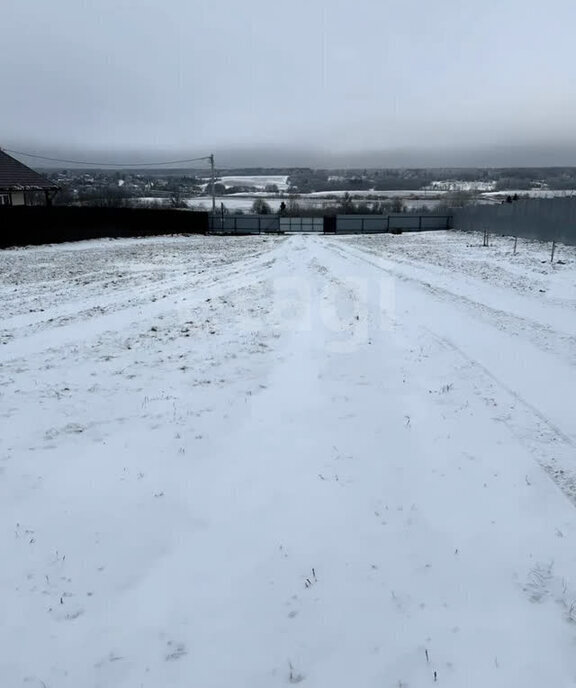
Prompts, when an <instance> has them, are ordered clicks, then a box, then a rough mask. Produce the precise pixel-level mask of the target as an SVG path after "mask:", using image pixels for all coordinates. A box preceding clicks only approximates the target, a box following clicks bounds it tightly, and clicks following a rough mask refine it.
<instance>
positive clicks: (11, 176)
mask: <svg viewBox="0 0 576 688" xmlns="http://www.w3.org/2000/svg"><path fill="white" fill-rule="evenodd" d="M58 189H59V187H58V185H57V184H54V183H53V182H51V181H49V180H48V179H46V178H45V177H43V176H42V175H41V174H38V172H35V171H34V170H32V169H30V168H29V167H27V166H26V165H24V163H21V162H20V161H19V160H16V158H13V157H12V156H11V155H8V153H6V152H5V151H3V150H2V149H1V148H0V208H1V207H2V206H13V205H30V203H31V201H32V198H37V197H38V196H39V195H40V196H41V197H42V198H43V200H44V202H45V203H46V205H51V204H52V199H53V198H54V195H55V194H56V193H57V191H58Z"/></svg>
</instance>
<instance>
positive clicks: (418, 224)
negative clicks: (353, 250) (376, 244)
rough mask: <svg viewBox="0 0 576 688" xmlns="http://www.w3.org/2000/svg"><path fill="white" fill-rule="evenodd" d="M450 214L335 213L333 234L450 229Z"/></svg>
mask: <svg viewBox="0 0 576 688" xmlns="http://www.w3.org/2000/svg"><path fill="white" fill-rule="evenodd" d="M451 219H452V218H451V216H450V215H411V214H408V213H403V214H401V215H337V216H336V224H335V226H334V228H333V229H332V230H331V231H333V232H334V233H335V234H363V233H366V234H382V233H386V232H396V231H402V232H424V231H432V230H438V229H450V227H451V226H452V225H451Z"/></svg>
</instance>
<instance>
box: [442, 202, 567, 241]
mask: <svg viewBox="0 0 576 688" xmlns="http://www.w3.org/2000/svg"><path fill="white" fill-rule="evenodd" d="M453 226H454V228H455V229H462V230H475V231H483V230H485V229H487V230H489V231H490V232H497V233H499V234H508V235H510V236H521V237H527V238H532V239H540V240H541V241H552V240H556V241H562V242H564V243H566V244H572V245H576V198H538V199H521V200H518V201H514V202H513V203H501V204H497V205H469V206H466V207H464V208H456V209H455V210H454V216H453Z"/></svg>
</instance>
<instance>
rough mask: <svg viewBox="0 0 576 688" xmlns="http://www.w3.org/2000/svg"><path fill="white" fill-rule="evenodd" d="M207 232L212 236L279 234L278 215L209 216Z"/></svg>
mask: <svg viewBox="0 0 576 688" xmlns="http://www.w3.org/2000/svg"><path fill="white" fill-rule="evenodd" d="M208 226H209V231H210V232H211V233H213V234H262V233H267V232H270V233H273V234H274V233H275V234H278V232H280V216H279V215H211V216H210V218H209V221H208Z"/></svg>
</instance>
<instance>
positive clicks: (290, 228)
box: [280, 216, 324, 232]
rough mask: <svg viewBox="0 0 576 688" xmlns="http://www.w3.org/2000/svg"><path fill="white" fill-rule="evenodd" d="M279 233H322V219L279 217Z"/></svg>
mask: <svg viewBox="0 0 576 688" xmlns="http://www.w3.org/2000/svg"><path fill="white" fill-rule="evenodd" d="M280 231H281V232H323V231H324V218H323V217H286V216H281V217H280Z"/></svg>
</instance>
